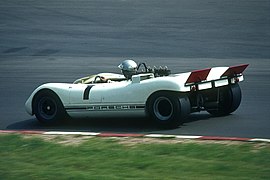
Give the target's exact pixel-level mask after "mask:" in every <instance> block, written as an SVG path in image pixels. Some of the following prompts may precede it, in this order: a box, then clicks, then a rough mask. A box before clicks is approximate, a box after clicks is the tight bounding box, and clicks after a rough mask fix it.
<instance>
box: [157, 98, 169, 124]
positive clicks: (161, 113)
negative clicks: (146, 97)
mask: <svg viewBox="0 0 270 180" xmlns="http://www.w3.org/2000/svg"><path fill="white" fill-rule="evenodd" d="M154 114H155V116H156V117H157V118H158V119H159V120H162V121H166V120H168V119H169V118H170V117H171V116H172V114H173V105H172V102H171V101H170V100H169V99H168V98H166V97H159V98H157V99H156V100H155V102H154Z"/></svg>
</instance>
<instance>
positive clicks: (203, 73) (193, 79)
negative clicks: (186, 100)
mask: <svg viewBox="0 0 270 180" xmlns="http://www.w3.org/2000/svg"><path fill="white" fill-rule="evenodd" d="M210 70H211V68H207V69H202V70H196V71H192V72H191V74H190V75H189V77H188V79H187V81H186V84H190V83H197V82H201V81H204V80H206V78H207V76H208V74H209V72H210Z"/></svg>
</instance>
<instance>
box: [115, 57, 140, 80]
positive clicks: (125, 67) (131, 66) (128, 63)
mask: <svg viewBox="0 0 270 180" xmlns="http://www.w3.org/2000/svg"><path fill="white" fill-rule="evenodd" d="M118 67H119V68H120V69H121V71H122V73H123V75H124V76H125V77H126V78H127V79H131V77H132V76H133V75H135V74H136V73H137V68H138V65H137V63H136V62H135V61H133V60H131V59H128V60H124V61H123V62H122V63H121V64H120V65H119V66H118Z"/></svg>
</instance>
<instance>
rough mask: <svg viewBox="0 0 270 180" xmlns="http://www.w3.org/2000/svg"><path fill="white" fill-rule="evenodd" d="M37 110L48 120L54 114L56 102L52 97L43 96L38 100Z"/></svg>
mask: <svg viewBox="0 0 270 180" xmlns="http://www.w3.org/2000/svg"><path fill="white" fill-rule="evenodd" d="M38 112H39V114H40V116H41V117H42V118H44V119H46V120H50V119H52V118H54V117H55V116H56V113H57V104H56V102H55V100H54V99H53V98H50V97H43V98H41V99H40V101H39V102H38Z"/></svg>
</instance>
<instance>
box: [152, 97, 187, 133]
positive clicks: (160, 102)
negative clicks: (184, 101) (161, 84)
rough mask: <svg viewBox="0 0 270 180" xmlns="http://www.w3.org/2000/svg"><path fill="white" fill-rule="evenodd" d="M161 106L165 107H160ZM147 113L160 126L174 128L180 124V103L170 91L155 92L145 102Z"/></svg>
mask: <svg viewBox="0 0 270 180" xmlns="http://www.w3.org/2000/svg"><path fill="white" fill-rule="evenodd" d="M163 106H169V107H166V109H165V110H164V109H162V108H163ZM147 109H148V114H149V115H150V118H151V119H152V120H153V121H154V122H155V124H156V125H157V126H159V127H161V128H175V127H178V126H179V125H181V123H182V121H181V113H180V111H181V104H180V101H179V98H178V97H177V96H176V95H173V94H171V93H166V92H165V93H162V92H161V93H155V94H153V95H152V96H151V97H150V98H149V100H148V103H147Z"/></svg>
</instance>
